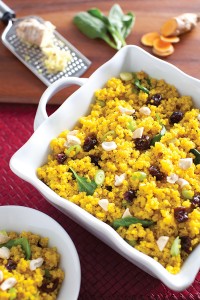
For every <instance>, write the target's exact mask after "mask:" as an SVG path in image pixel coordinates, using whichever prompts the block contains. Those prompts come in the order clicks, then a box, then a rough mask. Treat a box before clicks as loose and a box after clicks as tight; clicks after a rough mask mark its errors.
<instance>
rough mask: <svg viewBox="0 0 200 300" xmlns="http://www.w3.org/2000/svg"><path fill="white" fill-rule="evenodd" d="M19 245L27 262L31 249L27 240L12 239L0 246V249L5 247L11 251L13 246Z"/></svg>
mask: <svg viewBox="0 0 200 300" xmlns="http://www.w3.org/2000/svg"><path fill="white" fill-rule="evenodd" d="M18 245H20V246H21V248H22V250H23V251H24V253H25V258H26V259H27V260H28V259H30V258H31V247H30V244H29V241H28V240H27V238H18V239H13V240H9V241H8V242H6V243H4V244H1V245H0V247H3V246H4V247H7V248H8V249H11V248H12V247H14V246H18Z"/></svg>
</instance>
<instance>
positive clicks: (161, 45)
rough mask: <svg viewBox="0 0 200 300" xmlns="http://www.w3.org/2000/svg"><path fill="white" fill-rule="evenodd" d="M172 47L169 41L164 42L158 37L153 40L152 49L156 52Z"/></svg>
mask: <svg viewBox="0 0 200 300" xmlns="http://www.w3.org/2000/svg"><path fill="white" fill-rule="evenodd" d="M173 48H174V47H173V46H172V44H171V43H169V42H164V41H162V40H161V39H160V38H158V39H156V40H155V41H154V42H153V49H155V50H156V51H157V52H163V53H164V52H168V51H172V49H173Z"/></svg>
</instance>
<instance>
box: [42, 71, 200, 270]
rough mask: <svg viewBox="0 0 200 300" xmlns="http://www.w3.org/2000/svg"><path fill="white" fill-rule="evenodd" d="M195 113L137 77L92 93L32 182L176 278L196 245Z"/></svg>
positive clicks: (199, 233) (199, 176)
mask: <svg viewBox="0 0 200 300" xmlns="http://www.w3.org/2000/svg"><path fill="white" fill-rule="evenodd" d="M199 136H200V111H199V109H195V108H194V107H193V104H192V99H191V97H190V96H183V95H180V94H179V92H178V91H177V89H176V87H174V86H172V85H170V84H168V83H166V82H165V81H164V80H157V79H155V78H151V77H150V76H148V74H145V73H144V72H142V71H141V72H138V73H121V74H120V76H119V78H111V79H109V80H108V81H107V83H106V85H105V87H103V88H102V89H99V90H97V91H96V92H95V102H94V103H93V104H92V105H91V112H90V114H89V115H88V116H84V117H81V118H80V120H79V124H78V125H77V126H76V127H75V128H74V130H73V131H70V130H65V131H63V132H62V133H60V135H59V136H58V137H56V138H54V139H53V140H52V141H51V143H50V147H51V153H50V154H49V155H48V161H47V163H46V164H45V165H43V166H41V167H39V168H38V169H37V174H38V177H39V178H40V179H41V180H42V181H43V182H44V183H45V184H47V185H48V186H49V187H50V188H51V189H52V190H54V191H55V192H56V193H57V194H58V195H60V196H61V197H63V198H66V199H68V200H70V201H72V202H73V203H75V204H77V205H79V206H80V207H82V208H83V209H85V210H86V211H88V212H89V213H91V214H92V215H94V216H95V217H96V218H98V219H100V220H101V221H103V222H106V223H107V224H109V225H110V226H112V227H113V228H114V229H115V230H116V231H117V232H118V233H119V235H120V236H121V237H122V238H123V239H124V240H125V241H126V242H128V243H129V244H130V245H132V246H133V247H135V248H136V249H137V250H139V251H141V252H143V253H145V254H147V255H149V256H151V257H152V258H154V259H155V260H157V261H158V262H159V263H161V264H162V265H163V266H164V267H165V268H166V269H167V270H168V271H169V272H170V273H172V274H176V273H178V272H179V271H180V268H181V266H182V264H183V262H184V260H185V259H186V258H187V256H188V255H189V254H190V253H191V251H192V250H193V249H194V248H195V247H196V246H197V245H198V243H199V239H200V138H199Z"/></svg>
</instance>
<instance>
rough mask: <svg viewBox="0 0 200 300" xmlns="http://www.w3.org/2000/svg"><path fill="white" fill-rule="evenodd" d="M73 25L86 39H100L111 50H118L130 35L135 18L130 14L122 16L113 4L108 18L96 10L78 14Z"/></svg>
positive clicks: (117, 7) (120, 11) (118, 7)
mask: <svg viewBox="0 0 200 300" xmlns="http://www.w3.org/2000/svg"><path fill="white" fill-rule="evenodd" d="M73 21H74V24H75V25H76V26H77V27H78V29H79V30H80V31H81V32H82V33H83V34H85V35H86V36H87V37H89V38H92V39H95V38H101V39H103V40H104V41H105V42H106V43H108V44H109V45H110V46H111V47H112V48H114V49H117V50H119V49H120V48H122V47H123V46H125V45H126V41H125V39H126V37H127V36H128V35H129V34H130V32H131V30H132V28H133V25H134V22H135V16H134V14H133V13H132V12H128V13H127V14H124V13H123V11H122V9H121V7H120V6H119V5H118V4H114V5H113V6H112V7H111V9H110V11H109V15H108V17H107V16H105V15H104V14H103V13H102V12H101V11H100V10H99V9H98V8H91V9H89V10H88V11H87V12H80V13H78V14H77V15H76V16H75V17H74V20H73Z"/></svg>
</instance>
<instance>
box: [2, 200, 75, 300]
mask: <svg viewBox="0 0 200 300" xmlns="http://www.w3.org/2000/svg"><path fill="white" fill-rule="evenodd" d="M6 218H7V220H6ZM41 224H42V227H41ZM25 230H26V231H25ZM71 278H72V279H73V285H74V288H73V289H72V287H71V286H70V285H72V282H71V280H72V279H71ZM79 287H80V265H79V259H78V255H77V252H76V249H75V247H74V245H73V243H72V241H71V239H70V238H69V236H68V235H67V233H66V232H65V231H64V230H63V229H62V227H61V226H60V225H59V224H58V223H57V222H55V221H54V220H53V219H52V218H50V217H49V216H47V215H45V214H43V213H41V212H39V211H36V210H34V209H31V208H27V207H20V206H2V207H0V299H5V300H10V299H12V300H14V299H16V300H22V299H30V300H31V299H38V300H42V299H43V300H45V299H48V300H55V299H60V300H62V299H65V298H64V297H65V295H69V297H70V299H74V300H76V299H77V295H78V292H79Z"/></svg>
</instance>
